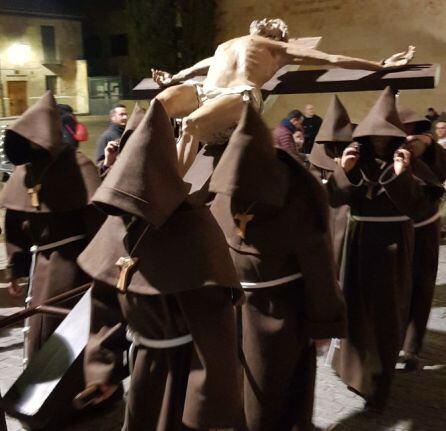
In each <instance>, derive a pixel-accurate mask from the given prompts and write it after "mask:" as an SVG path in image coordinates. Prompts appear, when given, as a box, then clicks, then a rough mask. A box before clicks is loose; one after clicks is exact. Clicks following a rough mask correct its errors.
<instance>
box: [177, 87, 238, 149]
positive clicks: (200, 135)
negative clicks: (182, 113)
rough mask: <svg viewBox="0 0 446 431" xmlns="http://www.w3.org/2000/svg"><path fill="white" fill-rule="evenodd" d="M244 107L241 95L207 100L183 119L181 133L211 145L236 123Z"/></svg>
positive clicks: (229, 95)
mask: <svg viewBox="0 0 446 431" xmlns="http://www.w3.org/2000/svg"><path fill="white" fill-rule="evenodd" d="M244 106H245V102H244V101H243V95H242V94H225V95H222V96H220V97H217V98H215V99H212V100H209V101H207V102H206V103H205V104H204V105H203V106H200V108H198V109H196V110H195V111H193V112H192V113H191V114H190V115H188V116H187V117H185V118H184V119H183V132H185V133H186V134H190V135H193V136H195V137H196V138H197V139H198V140H200V141H203V142H207V143H209V144H211V143H212V140H213V138H214V137H215V136H216V135H218V134H220V133H221V132H223V131H225V130H227V129H230V128H231V127H234V126H235V125H236V124H237V123H238V121H239V119H240V116H241V114H242V111H243V107H244Z"/></svg>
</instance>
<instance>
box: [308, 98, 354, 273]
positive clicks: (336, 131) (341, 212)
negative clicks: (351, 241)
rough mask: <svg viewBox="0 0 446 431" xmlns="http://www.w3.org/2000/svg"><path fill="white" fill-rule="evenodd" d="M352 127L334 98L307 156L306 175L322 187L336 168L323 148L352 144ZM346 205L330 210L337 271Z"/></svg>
mask: <svg viewBox="0 0 446 431" xmlns="http://www.w3.org/2000/svg"><path fill="white" fill-rule="evenodd" d="M352 135H353V125H352V123H351V122H350V117H349V116H348V113H347V110H346V109H345V107H344V105H343V104H342V103H341V101H340V100H339V98H338V97H337V96H336V95H334V96H333V97H332V99H331V101H330V104H329V105H328V109H327V112H326V114H325V116H324V120H323V121H322V125H321V128H320V129H319V132H318V134H317V136H316V140H315V144H316V145H313V148H312V150H311V153H310V154H309V155H308V161H309V162H310V168H309V170H310V172H311V173H312V174H313V175H314V176H315V177H316V178H317V179H318V180H319V181H321V183H322V184H324V185H325V184H326V183H327V181H328V178H330V176H331V175H332V174H333V172H334V171H335V169H336V168H337V167H338V163H337V162H336V161H335V160H334V159H332V158H331V157H330V156H328V154H327V152H326V151H325V145H333V144H335V143H339V144H341V145H342V144H345V145H346V144H349V143H350V142H351V141H352V140H353V137H352ZM348 212H349V207H348V205H342V206H340V207H338V208H333V207H330V217H329V220H330V232H331V236H332V241H333V250H334V255H335V260H336V264H337V267H338V272H339V268H340V267H341V258H342V248H343V244H344V238H345V232H346V229H347V221H348Z"/></svg>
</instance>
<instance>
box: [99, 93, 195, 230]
mask: <svg viewBox="0 0 446 431" xmlns="http://www.w3.org/2000/svg"><path fill="white" fill-rule="evenodd" d="M186 196H187V188H186V186H185V184H184V182H183V181H182V179H181V177H180V175H179V173H178V162H177V155H176V148H175V138H174V135H173V130H172V126H171V124H170V121H169V117H168V116H167V114H166V111H165V110H164V108H163V106H162V105H161V103H160V102H159V101H157V100H156V99H155V100H154V101H152V103H151V105H150V109H149V110H148V111H147V113H146V114H145V116H144V118H143V120H142V121H141V123H140V124H139V126H138V127H137V128H136V130H135V131H134V132H133V134H132V135H131V137H130V138H129V140H128V141H127V144H126V146H125V148H124V150H123V151H122V153H121V155H120V157H119V159H118V160H117V161H116V163H115V165H114V166H113V169H111V170H110V173H109V174H108V175H107V177H106V178H105V180H104V182H103V183H102V185H101V187H99V189H98V191H97V192H96V194H95V196H94V197H93V201H94V203H95V204H96V205H98V206H99V207H100V208H101V209H102V210H104V211H105V212H106V213H108V214H111V215H120V214H125V213H128V214H131V215H135V216H137V217H140V218H142V219H144V220H145V221H146V222H147V223H149V224H151V225H153V226H156V227H159V226H161V225H162V224H163V223H164V222H165V221H166V220H167V219H168V218H169V217H170V215H171V214H172V213H173V212H174V211H175V210H176V209H177V208H178V207H179V206H180V204H181V203H182V202H183V201H184V200H185V198H186Z"/></svg>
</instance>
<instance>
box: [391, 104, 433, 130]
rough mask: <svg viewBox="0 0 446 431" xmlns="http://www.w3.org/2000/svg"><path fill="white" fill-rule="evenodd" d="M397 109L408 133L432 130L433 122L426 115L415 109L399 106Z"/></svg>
mask: <svg viewBox="0 0 446 431" xmlns="http://www.w3.org/2000/svg"><path fill="white" fill-rule="evenodd" d="M397 111H398V115H399V117H400V120H401V122H402V123H403V125H404V126H405V128H406V132H407V133H408V134H415V135H418V134H420V133H424V132H428V131H429V130H430V128H431V122H430V121H429V120H428V119H427V118H426V117H423V116H422V115H419V114H417V113H416V112H415V111H414V110H413V109H410V108H406V107H400V106H399V107H398V108H397Z"/></svg>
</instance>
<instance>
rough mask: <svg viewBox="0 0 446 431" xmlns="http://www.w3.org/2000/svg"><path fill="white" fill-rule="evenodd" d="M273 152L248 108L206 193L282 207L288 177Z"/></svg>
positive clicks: (268, 134) (258, 120)
mask: <svg viewBox="0 0 446 431" xmlns="http://www.w3.org/2000/svg"><path fill="white" fill-rule="evenodd" d="M276 151H277V150H276V149H275V148H274V146H273V139H272V136H271V132H270V131H269V129H268V127H267V126H266V124H265V123H264V122H263V121H262V119H261V118H260V116H259V114H258V113H257V112H256V111H255V110H254V109H253V108H252V107H251V106H250V105H248V106H247V107H246V108H245V110H244V112H243V114H242V118H241V120H240V122H239V125H238V127H237V129H236V130H235V131H234V133H233V134H232V136H231V139H230V140H229V143H228V146H227V148H226V150H225V152H224V153H223V156H222V158H221V160H220V162H219V164H218V165H217V168H216V169H215V171H214V174H213V176H212V179H211V183H210V186H209V190H210V191H211V192H214V193H222V194H225V195H229V196H232V197H234V198H238V199H241V200H244V201H248V202H258V203H263V204H267V205H273V206H282V205H283V204H284V201H285V196H286V192H287V190H288V176H287V170H286V168H285V167H284V165H283V164H282V162H280V161H279V160H278V158H277V155H276Z"/></svg>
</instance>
